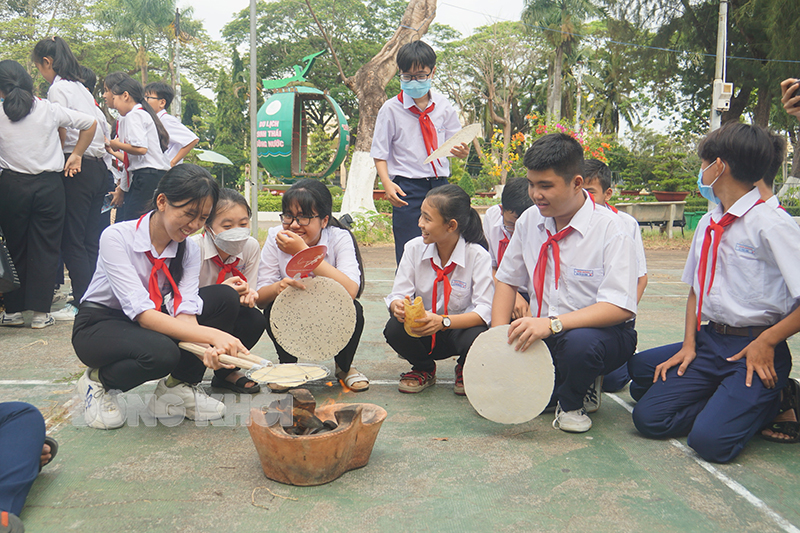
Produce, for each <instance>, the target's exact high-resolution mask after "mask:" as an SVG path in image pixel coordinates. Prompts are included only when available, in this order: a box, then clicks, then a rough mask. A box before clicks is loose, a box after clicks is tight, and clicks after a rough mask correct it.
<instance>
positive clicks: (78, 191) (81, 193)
mask: <svg viewBox="0 0 800 533" xmlns="http://www.w3.org/2000/svg"><path fill="white" fill-rule="evenodd" d="M31 57H32V59H33V63H34V64H35V65H36V68H37V69H38V70H39V72H40V73H41V74H42V76H43V77H44V79H45V80H47V82H48V83H50V84H51V85H50V88H49V89H48V91H47V99H48V100H50V101H51V102H54V103H56V104H59V105H60V106H62V107H66V108H69V109H73V110H75V111H80V112H81V113H84V114H86V115H89V116H91V117H95V116H96V114H95V110H96V109H97V105H96V104H95V101H94V98H92V95H91V94H89V92H88V91H87V90H86V88H85V87H84V86H83V84H82V83H81V81H82V78H81V76H82V71H81V66H80V65H79V64H78V60H77V59H75V56H74V55H72V51H71V50H70V49H69V45H67V43H66V41H64V39H62V38H61V37H48V38H47V39H42V40H41V41H39V42H38V43H37V44H36V46H35V47H34V48H33V53H32V54H31ZM98 126H99V124H98ZM60 133H61V134H62V141H63V150H64V157H65V158H68V157H69V155H70V154H71V153H72V150H73V149H74V148H75V144H76V143H77V141H78V130H76V129H73V128H67V129H64V130H63V131H62V132H60ZM104 155H106V150H105V146H104V137H103V130H102V128H101V127H97V128H96V129H95V134H94V138H93V139H92V142H91V144H90V145H89V147H88V148H87V149H86V151H85V152H84V153H83V160H82V162H81V172H80V173H79V174H76V175H75V176H65V177H64V178H63V180H64V195H65V204H66V213H65V216H64V231H63V234H62V237H61V256H62V258H63V259H64V264H65V265H66V267H67V269H68V270H69V279H70V283H71V285H72V296H73V298H74V299H73V300H71V301H69V302H67V304H66V306H65V307H64V308H63V309H61V310H60V311H57V312H55V313H53V318H55V319H56V320H67V321H71V320H74V319H75V315H76V314H77V312H78V308H77V302H80V301H81V298H82V297H83V293H84V292H85V291H86V287H88V286H89V282H90V281H91V279H92V274H94V267H95V263H96V262H97V246H98V239H99V237H100V221H101V218H102V214H101V213H100V209H101V207H102V205H103V197H104V196H105V195H106V192H107V191H106V190H105V189H106V176H107V170H106V166H105V163H104V162H103V156H104Z"/></svg>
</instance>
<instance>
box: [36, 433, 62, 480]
mask: <svg viewBox="0 0 800 533" xmlns="http://www.w3.org/2000/svg"><path fill="white" fill-rule="evenodd" d="M44 443H45V444H47V445H48V446H50V460H48V461H47V462H46V463H45V464H43V465H39V472H41V471H42V468H44V467H45V466H47V465H49V464H50V463H52V462H53V459H55V458H56V454H57V453H58V441H56V439H54V438H53V437H50V436H47V437H45V438H44Z"/></svg>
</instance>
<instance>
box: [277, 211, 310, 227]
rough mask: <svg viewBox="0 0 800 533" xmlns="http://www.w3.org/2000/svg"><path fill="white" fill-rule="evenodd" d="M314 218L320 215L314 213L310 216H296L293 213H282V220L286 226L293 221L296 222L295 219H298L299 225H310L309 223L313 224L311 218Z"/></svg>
mask: <svg viewBox="0 0 800 533" xmlns="http://www.w3.org/2000/svg"><path fill="white" fill-rule="evenodd" d="M312 218H319V216H317V215H314V216H310V217H307V216H298V217H296V216H294V215H292V214H291V213H281V222H283V224H284V225H286V226H291V225H292V222H294V221H297V225H298V226H308V225H309V224H311V219H312Z"/></svg>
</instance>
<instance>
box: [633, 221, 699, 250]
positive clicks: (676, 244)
mask: <svg viewBox="0 0 800 533" xmlns="http://www.w3.org/2000/svg"><path fill="white" fill-rule="evenodd" d="M641 231H642V243H644V249H645V250H688V249H689V247H690V246H691V244H692V239H693V238H694V230H693V229H685V228H684V230H683V233H681V228H672V239H670V238H668V237H667V232H666V230H665V231H664V232H662V231H661V230H660V229H659V228H655V229H654V230H651V229H650V228H649V227H648V226H643V227H642V229H641Z"/></svg>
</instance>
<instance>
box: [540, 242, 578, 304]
mask: <svg viewBox="0 0 800 533" xmlns="http://www.w3.org/2000/svg"><path fill="white" fill-rule="evenodd" d="M573 229H574V228H573V227H572V226H567V227H566V228H564V229H562V230H561V231H559V232H558V233H556V234H555V235H552V234H551V233H550V230H548V229H545V231H546V232H547V240H546V241H544V243H543V244H542V247H541V248H540V249H539V260H538V261H536V268H535V269H534V270H533V290H534V292H536V301H537V303H538V304H539V311H538V313H537V314H536V316H537V317H540V316H542V299H543V297H544V277H545V274H546V273H547V249H548V248H549V247H550V246H552V247H553V263H554V264H555V273H554V275H555V281H556V289H558V278H560V277H561V250H560V248H559V247H558V241H560V240H561V239H563V238H564V237H566V236H567V235H569V234H570V233H572V230H573Z"/></svg>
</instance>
